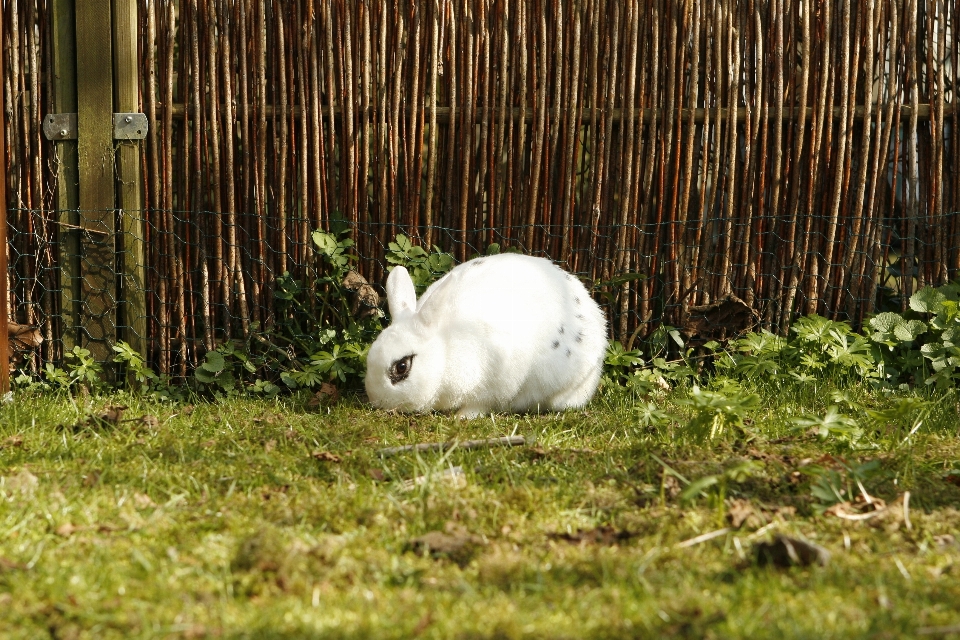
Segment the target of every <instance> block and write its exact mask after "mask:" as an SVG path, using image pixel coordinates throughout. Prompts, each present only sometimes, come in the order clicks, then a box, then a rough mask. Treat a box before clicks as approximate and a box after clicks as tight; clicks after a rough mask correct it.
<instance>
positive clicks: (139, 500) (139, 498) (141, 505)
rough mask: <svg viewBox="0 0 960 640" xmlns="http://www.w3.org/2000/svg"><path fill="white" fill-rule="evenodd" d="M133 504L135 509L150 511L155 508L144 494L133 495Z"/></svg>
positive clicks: (153, 503)
mask: <svg viewBox="0 0 960 640" xmlns="http://www.w3.org/2000/svg"><path fill="white" fill-rule="evenodd" d="M133 504H134V506H136V507H137V509H150V508H152V507H155V506H157V503H156V502H154V501H153V499H152V498H151V497H150V496H148V495H147V494H145V493H135V494H133Z"/></svg>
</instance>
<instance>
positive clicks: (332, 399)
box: [307, 382, 340, 409]
mask: <svg viewBox="0 0 960 640" xmlns="http://www.w3.org/2000/svg"><path fill="white" fill-rule="evenodd" d="M339 401H340V390H339V389H337V388H336V387H335V386H334V385H332V384H330V383H329V382H324V383H323V384H321V385H320V390H319V391H317V392H316V393H315V394H313V395H312V396H311V397H310V400H308V401H307V408H308V409H319V408H320V407H326V406H330V405H334V404H337V402H339Z"/></svg>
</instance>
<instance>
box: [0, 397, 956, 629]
mask: <svg viewBox="0 0 960 640" xmlns="http://www.w3.org/2000/svg"><path fill="white" fill-rule="evenodd" d="M830 391H831V390H830V389H823V388H818V387H817V386H816V385H815V384H812V383H808V384H806V385H800V384H797V385H795V386H786V387H781V388H776V389H774V388H770V389H758V390H757V392H758V393H759V394H760V396H761V397H760V403H759V405H758V407H757V408H754V409H752V410H751V411H750V412H749V415H747V416H746V418H745V420H744V427H743V429H741V428H737V427H729V428H728V429H726V430H725V431H724V432H723V433H721V434H720V435H719V436H718V437H716V438H714V439H707V440H705V441H697V440H695V439H693V438H691V437H688V436H687V434H688V421H689V419H691V418H692V417H693V414H692V411H693V410H692V409H691V408H690V407H689V406H687V405H683V404H682V402H681V401H682V400H683V399H684V398H686V397H688V395H689V393H690V392H689V390H688V389H679V390H675V391H671V392H669V393H667V394H665V395H661V396H654V397H653V398H652V401H653V402H654V404H655V405H656V407H657V408H658V409H660V410H663V411H665V412H667V413H668V414H670V416H667V417H664V416H660V417H658V418H656V419H655V420H652V421H651V420H650V419H647V420H646V422H647V426H644V420H643V419H642V416H641V415H640V414H638V411H637V409H636V407H637V406H638V405H640V404H643V403H645V402H646V401H647V400H646V399H645V400H642V401H638V400H635V399H633V398H631V397H628V396H626V395H618V394H613V393H607V394H602V395H601V396H599V398H598V399H597V400H595V401H594V402H593V403H592V404H591V405H590V406H589V407H588V408H587V409H586V410H584V411H571V412H568V413H565V414H561V415H540V416H507V415H502V416H495V417H494V418H493V419H491V418H489V417H487V418H485V419H478V420H474V421H469V422H458V421H456V420H455V419H453V418H452V417H450V416H446V415H418V416H399V415H388V414H386V413H382V412H376V411H373V410H371V409H370V408H369V407H367V406H364V405H363V404H362V402H361V401H360V400H358V399H356V398H351V397H347V398H345V399H343V400H342V401H341V402H339V403H338V404H336V405H335V406H332V407H329V408H328V407H323V408H320V409H309V408H308V407H307V404H306V401H307V399H308V398H307V397H306V396H301V397H292V398H291V397H287V398H282V399H278V400H269V401H268V400H262V401H258V400H243V399H233V400H225V401H221V402H215V403H205V402H200V401H198V402H197V403H196V404H195V406H192V405H173V404H162V403H154V402H146V401H143V400H140V399H137V398H134V397H130V396H126V395H119V396H113V397H110V398H99V399H94V400H77V401H76V402H74V401H73V400H71V399H69V398H67V397H64V396H53V395H30V394H29V393H21V394H18V395H17V396H16V397H15V399H14V401H13V402H12V403H8V404H4V405H3V406H2V407H0V636H2V637H4V638H38V637H53V638H60V639H67V638H110V637H118V638H119V637H124V638H128V637H150V638H153V637H163V638H166V637H185V638H204V637H223V638H246V637H257V638H298V637H308V636H310V637H319V636H322V637H334V638H335V637H352V638H374V637H376V638H388V637H396V638H410V637H424V638H473V637H502V638H514V637H518V638H519V637H544V638H583V637H590V638H600V637H616V638H622V637H656V636H662V635H670V636H677V637H722V638H728V637H743V638H756V637H777V638H780V637H798V638H812V637H818V638H823V637H888V638H896V637H903V636H915V635H925V636H926V637H944V636H947V635H950V634H951V633H952V634H953V636H954V637H960V579H958V574H960V542H958V539H960V531H958V529H960V511H958V507H960V439H958V435H960V434H958V431H960V419H958V403H957V397H956V396H955V395H950V394H948V395H946V396H940V397H939V399H936V400H935V401H934V402H933V404H932V405H930V406H929V407H928V409H927V410H926V412H925V414H924V415H923V420H922V422H921V424H920V425H919V427H918V428H917V429H916V430H915V432H914V433H913V434H912V435H910V431H911V429H912V428H913V427H915V426H916V421H914V420H913V419H912V418H911V419H905V420H900V419H898V418H893V419H891V420H889V421H885V420H884V419H882V418H876V419H874V420H873V421H870V420H868V419H867V417H866V415H867V414H866V413H864V412H865V410H866V409H875V410H883V409H885V408H889V407H893V406H895V405H896V401H897V400H896V399H895V398H885V397H883V396H882V395H880V394H879V393H874V392H867V391H865V390H863V389H860V388H852V389H847V390H846V391H845V392H844V393H845V396H844V397H840V398H839V399H838V398H833V399H831V394H830ZM109 404H123V405H128V408H127V410H126V411H125V413H124V415H123V420H124V421H121V422H119V423H118V424H116V425H109V424H98V423H95V422H85V416H87V415H90V414H97V413H99V412H100V411H102V410H103V409H104V408H105V407H106V406H107V405H109ZM831 404H838V406H839V407H840V409H841V411H842V412H844V413H845V414H846V415H849V416H851V417H853V418H854V419H856V420H857V421H858V422H859V424H860V425H861V426H862V428H863V431H864V433H863V436H862V437H861V438H860V439H859V440H858V441H856V443H855V444H850V442H849V438H841V437H837V436H836V435H835V433H834V432H833V431H830V430H829V429H827V431H828V432H829V434H828V435H827V437H826V438H820V437H818V436H817V435H816V434H814V433H812V432H811V431H809V430H807V429H805V428H796V427H795V426H794V423H793V422H791V420H792V419H793V418H795V417H796V416H798V415H799V414H801V413H809V414H817V415H820V416H821V417H822V416H823V415H824V414H825V413H826V411H827V408H828V405H831ZM144 415H148V416H155V417H156V421H154V420H152V419H150V418H147V419H146V420H129V421H127V419H129V418H134V419H135V418H141V417H142V416H144ZM848 426H849V425H848ZM511 434H518V435H523V436H526V438H527V441H528V442H527V444H526V445H525V446H517V447H509V448H507V447H500V448H480V449H472V450H456V449H454V450H453V451H450V452H448V453H445V454H444V453H439V452H425V453H420V454H417V453H401V454H398V455H394V456H391V457H387V458H381V457H380V456H379V455H378V451H379V449H381V448H383V447H392V446H398V445H406V444H413V443H420V442H438V441H448V440H458V441H463V440H471V439H477V438H489V437H494V436H507V435H511ZM452 467H459V469H460V470H461V472H459V473H452V472H451V471H450V469H451V468H452ZM951 472H953V473H952V474H951ZM417 479H419V481H418V480H417ZM688 482H689V483H694V484H693V485H692V488H691V485H689V484H687V483H688ZM684 489H687V491H686V492H685V493H684ZM698 489H699V490H698ZM905 492H909V500H908V504H907V506H906V508H904V494H905ZM865 496H869V497H870V499H869V500H868V499H866V498H865ZM871 501H872V503H871ZM724 530H726V531H724ZM431 532H433V533H431ZM718 532H719V533H718ZM710 533H714V535H713V536H705V535H704V534H710ZM778 534H783V535H787V536H791V537H793V538H794V539H799V540H806V541H810V542H813V543H816V544H818V545H821V546H822V547H824V548H825V549H826V550H828V551H829V552H830V554H831V558H830V560H829V562H828V563H827V564H826V565H825V566H821V565H819V564H817V563H813V564H810V565H808V566H790V567H780V566H776V564H770V563H767V564H766V566H762V565H761V563H760V562H758V551H757V549H758V545H760V544H762V543H767V542H770V541H772V540H773V539H774V537H775V536H776V535H778ZM701 536H702V537H701ZM954 536H957V538H955V537H954ZM764 557H765V558H766V557H768V556H764ZM951 629H952V631H951Z"/></svg>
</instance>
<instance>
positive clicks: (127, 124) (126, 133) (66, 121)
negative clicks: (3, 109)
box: [43, 113, 150, 140]
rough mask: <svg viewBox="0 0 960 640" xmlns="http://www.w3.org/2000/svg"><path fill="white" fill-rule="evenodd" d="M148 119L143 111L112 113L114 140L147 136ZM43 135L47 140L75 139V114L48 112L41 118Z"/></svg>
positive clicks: (141, 138) (139, 138) (140, 138)
mask: <svg viewBox="0 0 960 640" xmlns="http://www.w3.org/2000/svg"><path fill="white" fill-rule="evenodd" d="M149 126H150V125H149V121H148V120H147V116H146V114H143V113H115V114H113V139H114V140H143V139H144V138H146V137H147V130H148V129H149ZM43 135H44V136H46V138H47V140H76V139H77V114H75V113H49V114H47V115H46V117H44V119H43Z"/></svg>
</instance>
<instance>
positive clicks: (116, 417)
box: [97, 404, 129, 426]
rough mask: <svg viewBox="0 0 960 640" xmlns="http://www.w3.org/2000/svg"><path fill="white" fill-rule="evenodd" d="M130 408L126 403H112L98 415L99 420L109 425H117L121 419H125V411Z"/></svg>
mask: <svg viewBox="0 0 960 640" xmlns="http://www.w3.org/2000/svg"><path fill="white" fill-rule="evenodd" d="M127 409H129V407H127V406H126V405H122V404H116V405H110V406H108V407H107V408H106V409H104V410H103V412H102V413H101V414H100V415H99V416H97V418H98V419H99V420H102V421H103V422H105V423H107V425H109V426H116V425H117V424H118V423H119V422H120V421H121V420H123V412H124V411H126V410H127Z"/></svg>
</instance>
